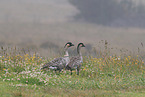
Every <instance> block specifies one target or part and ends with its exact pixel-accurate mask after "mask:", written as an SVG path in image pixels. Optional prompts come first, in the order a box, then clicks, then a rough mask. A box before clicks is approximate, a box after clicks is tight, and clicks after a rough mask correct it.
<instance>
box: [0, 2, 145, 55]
mask: <svg viewBox="0 0 145 97" xmlns="http://www.w3.org/2000/svg"><path fill="white" fill-rule="evenodd" d="M68 41H71V42H72V43H74V44H75V45H77V44H78V43H79V42H83V43H84V44H86V49H84V50H83V53H84V55H89V54H91V55H94V56H95V55H96V54H97V52H99V51H101V50H104V49H105V47H106V45H107V49H108V48H109V49H110V50H111V52H112V53H115V54H119V53H120V52H123V51H124V53H126V51H132V52H133V53H135V52H137V53H140V54H142V56H145V48H144V44H145V0H0V46H1V47H17V48H23V49H32V51H36V52H38V53H39V54H40V55H41V56H47V57H52V56H56V55H60V54H62V51H63V47H64V44H65V43H66V42H68ZM71 51H72V52H76V49H75V47H73V48H72V49H71Z"/></svg>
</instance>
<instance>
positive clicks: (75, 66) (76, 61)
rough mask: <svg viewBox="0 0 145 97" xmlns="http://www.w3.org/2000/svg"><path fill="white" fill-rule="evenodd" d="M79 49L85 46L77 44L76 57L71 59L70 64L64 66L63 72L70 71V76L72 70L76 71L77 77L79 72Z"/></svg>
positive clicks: (81, 61)
mask: <svg viewBox="0 0 145 97" xmlns="http://www.w3.org/2000/svg"><path fill="white" fill-rule="evenodd" d="M81 47H85V45H84V44H83V43H79V44H78V46H77V53H78V56H75V57H72V58H71V59H70V62H69V63H68V64H67V65H66V67H65V70H70V71H71V75H72V70H75V69H76V71H77V75H79V70H80V68H81V63H83V57H82V54H81V52H80V49H81Z"/></svg>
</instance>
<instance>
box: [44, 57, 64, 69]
mask: <svg viewBox="0 0 145 97" xmlns="http://www.w3.org/2000/svg"><path fill="white" fill-rule="evenodd" d="M65 64H66V60H65V59H64V58H63V57H60V58H55V59H53V60H52V61H50V62H48V63H46V64H44V65H43V67H42V69H44V68H51V69H57V67H60V66H61V67H62V66H63V65H65Z"/></svg>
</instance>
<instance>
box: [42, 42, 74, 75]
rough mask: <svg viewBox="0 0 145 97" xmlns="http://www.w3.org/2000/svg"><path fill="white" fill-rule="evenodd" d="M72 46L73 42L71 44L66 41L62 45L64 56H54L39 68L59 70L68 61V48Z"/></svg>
mask: <svg viewBox="0 0 145 97" xmlns="http://www.w3.org/2000/svg"><path fill="white" fill-rule="evenodd" d="M71 46H74V44H72V43H71V42H67V43H66V44H65V46H64V52H65V54H64V57H59V58H55V59H53V60H52V61H50V62H48V63H46V64H44V65H43V67H42V68H41V69H45V68H49V69H53V70H55V71H57V70H58V71H59V72H60V71H61V70H62V69H63V68H64V67H65V66H66V64H68V63H69V61H70V59H69V54H68V48H69V47H71Z"/></svg>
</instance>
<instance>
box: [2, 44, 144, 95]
mask: <svg viewBox="0 0 145 97" xmlns="http://www.w3.org/2000/svg"><path fill="white" fill-rule="evenodd" d="M51 59H52V58H42V57H40V56H38V55H37V54H36V53H33V54H32V53H29V52H24V51H22V50H20V49H17V48H9V50H8V49H7V48H3V47H2V48H1V56H0V81H2V82H4V83H8V86H10V87H14V88H20V87H29V88H30V87H31V88H32V87H35V89H36V90H41V91H42V92H43V93H44V92H46V91H47V90H48V91H47V93H51V95H54V94H55V93H56V92H58V91H59V90H58V91H57V89H63V91H62V90H60V91H61V92H62V93H63V94H61V93H58V95H63V96H64V95H65V93H64V91H65V92H67V93H68V94H67V96H70V95H75V96H76V95H79V92H80V93H81V92H82V91H83V93H81V94H80V95H81V96H82V95H83V94H84V96H87V95H88V93H84V91H88V92H89V93H90V92H91V93H92V95H91V96H97V95H98V94H99V93H98V94H96V93H94V92H93V91H96V90H98V91H99V90H105V91H110V90H112V91H134V92H136V91H143V90H144V89H145V65H144V61H143V60H142V57H140V55H136V56H131V55H128V56H126V55H125V56H117V55H110V54H109V51H108V47H107V43H105V50H104V51H102V52H100V56H99V57H95V56H94V57H93V56H89V57H88V56H84V63H83V64H82V68H81V70H80V75H79V76H78V75H76V72H75V71H74V72H73V75H70V72H69V71H65V70H63V71H62V72H61V73H55V72H54V71H51V70H46V71H42V70H40V68H41V67H42V65H43V64H45V63H46V62H48V61H49V60H51ZM51 89H52V90H51ZM53 89H54V90H53ZM55 89H56V91H55ZM73 90H75V93H74V92H73ZM60 91H59V92H60ZM76 91H77V92H76ZM43 93H42V95H43ZM22 94H24V93H23V92H22V93H16V94H15V95H22ZM65 96H66V95H65Z"/></svg>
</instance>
